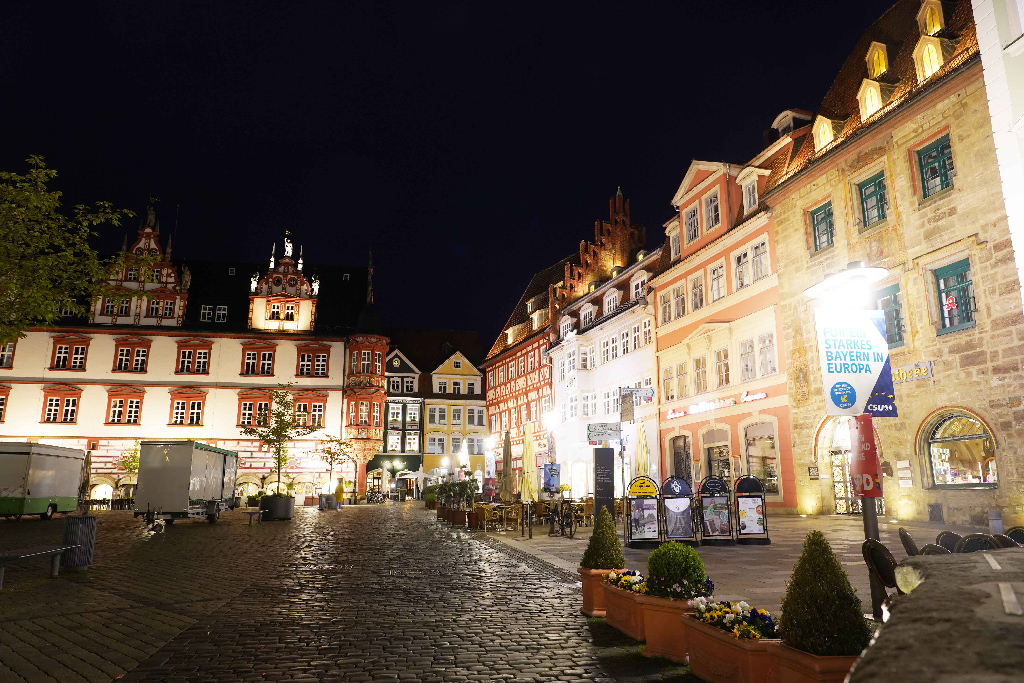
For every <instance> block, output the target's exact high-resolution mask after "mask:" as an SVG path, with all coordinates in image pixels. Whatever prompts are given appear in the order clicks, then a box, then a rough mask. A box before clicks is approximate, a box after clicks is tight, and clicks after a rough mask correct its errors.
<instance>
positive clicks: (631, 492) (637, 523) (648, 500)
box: [626, 476, 661, 548]
mask: <svg viewBox="0 0 1024 683" xmlns="http://www.w3.org/2000/svg"><path fill="white" fill-rule="evenodd" d="M660 499H661V496H660V491H659V490H658V484H657V482H655V481H654V480H653V479H651V478H650V477H645V476H640V477H637V478H635V479H634V480H633V481H631V482H629V489H628V497H627V498H626V504H627V509H626V546H627V547H630V548H643V547H653V546H657V545H659V544H660V543H661V528H660V524H659V514H658V508H659V507H660V506H659V503H660Z"/></svg>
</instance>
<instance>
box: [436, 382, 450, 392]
mask: <svg viewBox="0 0 1024 683" xmlns="http://www.w3.org/2000/svg"><path fill="white" fill-rule="evenodd" d="M437 393H439V394H447V393H448V380H446V379H439V380H437Z"/></svg>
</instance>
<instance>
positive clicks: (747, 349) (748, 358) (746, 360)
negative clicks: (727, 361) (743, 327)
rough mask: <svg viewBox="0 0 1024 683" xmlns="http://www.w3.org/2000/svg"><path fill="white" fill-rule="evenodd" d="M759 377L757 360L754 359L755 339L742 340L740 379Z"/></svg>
mask: <svg viewBox="0 0 1024 683" xmlns="http://www.w3.org/2000/svg"><path fill="white" fill-rule="evenodd" d="M755 377H757V361H756V360H755V359H754V340H753V339H743V340H741V341H740V381H741V382H746V381H747V380H748V379H754V378H755Z"/></svg>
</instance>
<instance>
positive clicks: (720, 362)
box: [715, 347, 729, 387]
mask: <svg viewBox="0 0 1024 683" xmlns="http://www.w3.org/2000/svg"><path fill="white" fill-rule="evenodd" d="M715 375H716V376H717V378H718V387H725V386H728V385H729V348H728V347H725V348H722V349H718V350H717V351H715Z"/></svg>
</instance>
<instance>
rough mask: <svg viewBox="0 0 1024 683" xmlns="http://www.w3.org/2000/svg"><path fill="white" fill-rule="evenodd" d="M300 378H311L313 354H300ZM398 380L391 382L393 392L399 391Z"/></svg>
mask: <svg viewBox="0 0 1024 683" xmlns="http://www.w3.org/2000/svg"><path fill="white" fill-rule="evenodd" d="M297 374H298V375H299V377H309V376H310V375H312V374H313V354H311V353H300V354H299V372H298V373H297ZM395 383H396V380H391V390H392V391H398V387H397V386H395Z"/></svg>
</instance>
